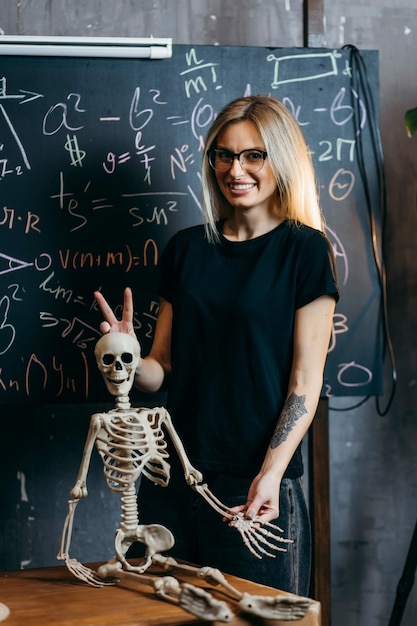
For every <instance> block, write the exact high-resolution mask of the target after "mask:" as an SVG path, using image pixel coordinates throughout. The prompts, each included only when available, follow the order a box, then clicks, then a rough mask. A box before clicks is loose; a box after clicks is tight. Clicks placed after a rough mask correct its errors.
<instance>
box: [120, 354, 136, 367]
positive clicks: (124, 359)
mask: <svg viewBox="0 0 417 626" xmlns="http://www.w3.org/2000/svg"><path fill="white" fill-rule="evenodd" d="M120 358H121V359H122V363H126V364H127V365H129V363H132V361H133V354H131V353H130V352H123V354H122V355H121V357H120Z"/></svg>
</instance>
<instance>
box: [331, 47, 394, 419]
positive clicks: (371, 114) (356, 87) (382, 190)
mask: <svg viewBox="0 0 417 626" xmlns="http://www.w3.org/2000/svg"><path fill="white" fill-rule="evenodd" d="M343 49H347V50H349V52H350V67H351V70H352V71H351V101H352V108H353V111H354V115H353V123H354V126H355V131H356V132H355V134H356V137H357V138H358V141H357V155H358V167H359V172H360V174H361V177H362V182H363V187H364V192H365V200H366V206H367V210H368V217H369V225H370V229H371V241H372V253H373V258H374V263H375V267H376V272H377V276H378V281H379V286H380V289H381V316H382V320H381V321H382V329H383V339H384V343H383V351H382V356H383V362H385V358H386V356H387V351H388V355H389V358H390V363H391V381H392V383H391V392H390V396H389V399H388V402H387V405H386V407H385V409H384V410H381V408H380V405H379V398H378V397H376V398H375V402H376V408H377V412H378V414H379V415H380V416H384V415H386V414H387V413H388V411H389V409H390V407H391V405H392V402H393V400H394V396H395V391H396V385H397V371H396V365H395V355H394V350H393V346H392V341H391V336H390V331H389V324H388V307H387V289H386V271H385V264H384V254H383V253H384V241H385V227H386V208H387V199H386V180H385V172H384V156H383V150H382V142H381V137H380V132H379V127H378V124H376V117H377V116H376V109H375V103H374V100H373V97H372V90H371V88H370V84H369V80H368V76H367V70H366V65H365V62H364V59H363V57H362V55H361V53H360V52H359V50H358V49H357V48H356V47H355V46H352V45H346V46H343ZM360 96H361V97H362V99H363V102H364V106H365V110H366V115H367V120H368V122H369V129H370V136H371V146H372V150H373V154H374V157H375V165H376V171H377V176H378V183H379V197H380V201H381V258H380V256H379V250H378V236H377V229H376V225H375V215H374V210H373V205H372V200H371V193H370V190H369V182H368V176H367V168H366V165H365V159H364V153H363V144H362V140H363V133H362V130H361V128H360V119H361V117H360ZM369 398H370V396H367V397H366V398H364V399H363V400H362V401H361V402H359V403H358V404H356V405H354V406H351V407H348V408H344V409H335V408H330V407H329V410H332V411H349V410H351V409H355V408H357V407H359V406H361V405H362V404H364V403H365V402H366V401H367V400H368V399H369Z"/></svg>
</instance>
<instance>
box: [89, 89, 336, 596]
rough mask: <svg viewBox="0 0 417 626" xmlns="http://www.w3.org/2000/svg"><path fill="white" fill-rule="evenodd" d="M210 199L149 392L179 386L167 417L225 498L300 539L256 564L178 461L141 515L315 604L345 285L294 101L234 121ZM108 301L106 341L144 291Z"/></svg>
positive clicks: (124, 326)
mask: <svg viewBox="0 0 417 626" xmlns="http://www.w3.org/2000/svg"><path fill="white" fill-rule="evenodd" d="M202 198H203V207H204V215H205V223H204V224H202V225H201V226H194V227H191V228H187V229H185V230H182V231H180V232H178V233H177V234H175V235H174V236H173V237H172V239H171V240H170V241H169V243H168V245H167V247H166V249H165V251H164V253H163V255H162V258H161V262H160V264H159V282H158V286H157V289H158V293H159V296H160V309H159V316H158V321H157V326H156V331H155V337H154V341H153V346H152V349H151V351H150V354H149V355H148V356H146V357H144V358H142V359H141V360H140V362H139V365H138V368H137V370H136V377H135V384H136V385H137V387H139V388H140V389H142V390H144V391H148V392H151V391H156V390H158V389H159V388H160V387H161V386H162V385H163V384H164V383H165V384H166V385H167V389H168V395H167V409H168V411H169V412H170V413H171V415H172V418H173V421H174V424H175V427H176V429H177V431H178V433H179V435H180V437H181V439H182V441H183V443H184V446H185V449H186V452H187V454H188V456H189V458H190V460H191V462H192V463H193V465H194V466H195V467H196V468H198V469H199V470H201V471H202V472H203V475H204V479H205V481H207V483H208V484H209V486H210V489H211V490H212V491H213V492H214V493H215V494H216V495H217V496H218V498H219V499H220V500H221V501H223V502H225V503H226V504H227V505H228V506H231V507H234V508H235V510H236V511H241V512H243V513H244V514H245V515H246V516H247V517H249V518H254V519H259V520H260V521H268V522H275V523H276V524H278V525H279V526H280V527H281V528H282V529H283V530H284V535H285V537H287V538H289V539H292V540H293V543H292V544H289V545H288V546H286V547H287V551H286V552H282V553H281V552H280V553H278V554H277V556H276V558H275V559H271V558H269V557H267V556H265V557H264V558H262V559H258V558H256V557H255V556H254V555H253V554H252V553H251V552H250V551H249V550H247V548H246V547H245V546H244V544H243V542H242V540H241V537H240V536H239V534H238V533H236V532H234V531H233V529H231V528H229V526H228V525H227V524H225V523H224V522H222V520H221V519H220V518H219V516H218V515H217V514H216V513H215V512H213V511H212V510H211V509H210V508H209V507H208V506H206V504H205V502H203V501H201V498H199V496H198V495H196V494H195V493H194V492H192V491H191V490H190V489H189V488H188V487H187V486H186V485H184V481H183V476H182V472H181V470H180V469H177V468H176V467H175V454H173V455H171V463H172V465H173V470H172V477H171V481H170V484H169V486H168V487H167V489H161V488H158V487H156V486H154V485H153V484H151V483H150V482H149V481H142V485H141V488H140V498H139V502H140V512H139V518H140V521H141V523H155V522H158V523H161V524H164V525H165V526H167V527H168V528H169V529H170V530H171V531H172V532H173V534H174V537H175V540H176V543H175V546H174V548H173V549H172V551H171V554H172V556H174V557H176V558H181V559H185V560H187V561H190V562H193V563H197V564H203V565H205V564H208V565H211V566H213V567H217V568H219V569H220V570H222V571H223V572H226V573H230V574H234V575H237V576H240V577H243V578H247V579H251V580H254V581H255V582H259V583H262V584H265V585H269V586H272V587H277V588H279V589H283V590H286V591H289V592H293V593H297V594H300V595H308V590H309V575H310V526H309V517H308V512H307V506H306V502H305V496H304V491H303V485H302V475H303V461H302V456H301V443H302V440H303V437H304V435H305V434H306V432H307V430H308V428H309V426H310V424H311V421H312V420H313V417H314V414H315V412H316V408H317V404H318V401H319V397H320V392H321V389H322V385H323V371H324V364H325V360H326V355H327V350H328V345H329V339H330V333H331V327H332V317H333V312H334V307H335V303H336V302H337V299H338V287H337V279H336V272H335V266H334V258H333V255H332V250H331V246H330V244H329V241H328V240H327V238H326V236H325V234H324V232H323V228H324V227H323V219H322V214H321V210H320V206H319V202H318V198H317V189H316V180H315V173H314V169H313V166H312V162H311V158H310V154H309V150H308V147H307V145H306V142H305V140H304V137H303V135H302V133H301V131H300V128H299V126H298V123H297V121H296V120H295V118H294V117H293V116H292V114H291V113H290V112H289V111H288V110H287V109H286V107H284V106H283V105H282V103H281V102H279V101H278V100H276V99H275V98H272V97H269V96H250V97H244V98H239V99H237V100H234V101H233V102H231V103H229V104H228V105H227V106H226V107H225V108H224V109H223V110H222V111H221V112H220V113H219V114H218V116H217V118H216V120H215V121H214V123H213V125H212V127H211V129H210V131H209V133H208V135H207V140H206V149H205V154H204V160H203V167H202ZM96 298H97V301H98V303H99V305H100V307H101V310H102V312H103V315H104V318H105V320H106V321H104V322H103V323H102V327H101V329H102V331H103V332H110V331H120V330H123V331H126V332H129V333H133V326H132V315H133V303H132V293H131V291H130V289H127V290H126V291H125V302H124V304H125V306H124V312H123V318H122V320H121V321H118V320H117V319H116V317H115V316H114V314H113V312H112V310H111V309H110V307H109V306H108V304H107V302H106V301H105V300H104V298H103V296H102V295H101V294H96ZM134 555H135V554H134V552H133V551H132V552H131V556H134Z"/></svg>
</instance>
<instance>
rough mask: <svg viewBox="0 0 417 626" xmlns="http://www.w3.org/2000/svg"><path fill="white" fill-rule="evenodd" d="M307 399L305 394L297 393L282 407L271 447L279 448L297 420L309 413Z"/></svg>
mask: <svg viewBox="0 0 417 626" xmlns="http://www.w3.org/2000/svg"><path fill="white" fill-rule="evenodd" d="M305 399H306V397H305V396H297V395H296V394H295V393H292V394H291V395H290V396H289V398H288V399H287V401H286V402H285V404H284V407H283V409H282V413H281V416H280V419H279V422H278V424H277V425H276V428H275V431H274V434H273V435H272V439H271V443H270V446H271V448H277V447H278V446H279V445H280V444H281V443H283V442H284V441H285V440H286V439H287V437H288V435H289V434H290V432H291V431H292V429H293V428H294V426H295V424H296V422H297V420H298V419H300V417H301V416H302V415H305V413H307V409H306V407H305V404H304V402H305Z"/></svg>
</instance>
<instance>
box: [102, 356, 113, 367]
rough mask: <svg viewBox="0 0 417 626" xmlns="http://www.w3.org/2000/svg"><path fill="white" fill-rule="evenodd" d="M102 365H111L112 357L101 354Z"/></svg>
mask: <svg viewBox="0 0 417 626" xmlns="http://www.w3.org/2000/svg"><path fill="white" fill-rule="evenodd" d="M102 361H103V365H111V364H112V363H113V361H114V355H113V354H103V359H102Z"/></svg>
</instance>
